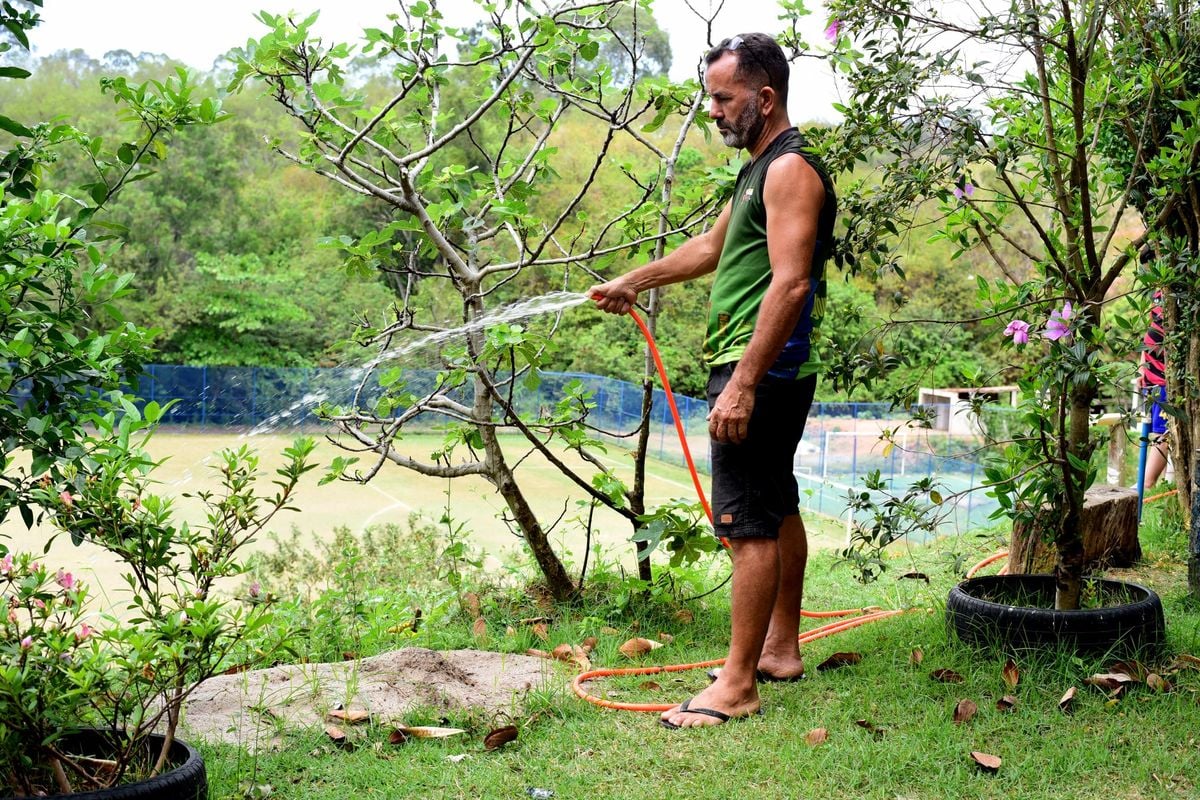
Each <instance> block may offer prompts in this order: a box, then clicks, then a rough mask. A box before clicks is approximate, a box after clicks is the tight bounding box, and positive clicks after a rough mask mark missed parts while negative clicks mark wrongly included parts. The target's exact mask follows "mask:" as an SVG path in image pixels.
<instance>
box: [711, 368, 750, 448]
mask: <svg viewBox="0 0 1200 800" xmlns="http://www.w3.org/2000/svg"><path fill="white" fill-rule="evenodd" d="M734 378H735V379H731V380H730V381H729V383H728V384H726V385H725V388H724V389H722V390H721V394H720V395H719V396H718V397H717V402H716V403H714V404H713V410H712V411H710V412H708V435H709V436H710V437H712V439H713V441H716V442H726V443H730V444H738V443H740V442H743V441H745V439H746V436H747V435H748V434H749V433H750V412H752V411H753V410H754V387H753V386H748V387H747V386H743V385H741V384H739V383H738V382H737V381H736V374H735V376H734Z"/></svg>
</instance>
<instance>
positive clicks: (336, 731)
mask: <svg viewBox="0 0 1200 800" xmlns="http://www.w3.org/2000/svg"><path fill="white" fill-rule="evenodd" d="M325 735H326V736H328V737H329V738H330V740H331V741H332V742H333V743H334V744H336V745H343V744H345V743H346V732H345V731H344V730H342V729H341V728H339V727H338V726H336V725H326V726H325Z"/></svg>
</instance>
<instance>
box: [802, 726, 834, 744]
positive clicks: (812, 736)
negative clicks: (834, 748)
mask: <svg viewBox="0 0 1200 800" xmlns="http://www.w3.org/2000/svg"><path fill="white" fill-rule="evenodd" d="M828 738H829V731H827V730H825V729H824V728H813V729H812V730H811V731H809V732H808V736H805V737H804V741H806V742H808V743H809V744H811V745H818V744H822V743H823V742H824V741H825V740H826V739H828Z"/></svg>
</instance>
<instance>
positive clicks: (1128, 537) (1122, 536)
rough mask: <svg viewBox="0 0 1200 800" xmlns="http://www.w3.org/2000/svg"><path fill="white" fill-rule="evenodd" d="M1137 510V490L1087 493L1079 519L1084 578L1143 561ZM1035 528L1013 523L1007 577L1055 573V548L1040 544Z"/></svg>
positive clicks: (1100, 488) (1102, 487)
mask: <svg viewBox="0 0 1200 800" xmlns="http://www.w3.org/2000/svg"><path fill="white" fill-rule="evenodd" d="M1137 506H1138V500H1137V490H1136V489H1127V488H1125V487H1122V486H1112V485H1109V484H1097V485H1095V486H1093V487H1092V488H1091V489H1088V492H1087V496H1086V497H1085V499H1084V504H1083V519H1082V528H1083V561H1084V566H1083V569H1084V573H1085V574H1096V573H1100V572H1102V571H1104V570H1105V569H1107V568H1108V567H1129V566H1132V565H1133V564H1134V563H1135V562H1136V561H1137V560H1138V559H1140V558H1141V557H1142V545H1141V542H1139V541H1138V518H1137V517H1138V514H1137V511H1138V509H1137ZM1035 527H1036V526H1031V525H1028V524H1026V523H1023V522H1016V523H1013V530H1012V541H1011V543H1010V546H1009V553H1008V571H1009V572H1010V573H1021V574H1042V573H1049V572H1054V561H1055V557H1054V545H1053V543H1047V542H1045V541H1042V537H1041V535H1040V531H1038V530H1034V529H1033V528H1035Z"/></svg>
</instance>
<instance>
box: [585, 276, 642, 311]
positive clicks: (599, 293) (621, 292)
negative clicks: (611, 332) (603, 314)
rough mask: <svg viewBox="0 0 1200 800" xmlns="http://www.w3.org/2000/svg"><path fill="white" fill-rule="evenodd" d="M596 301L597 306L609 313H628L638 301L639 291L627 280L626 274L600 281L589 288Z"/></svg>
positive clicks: (588, 291)
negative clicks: (604, 281)
mask: <svg viewBox="0 0 1200 800" xmlns="http://www.w3.org/2000/svg"><path fill="white" fill-rule="evenodd" d="M587 296H588V297H590V298H592V299H593V300H595V301H596V308H598V309H600V310H601V311H607V312H608V313H609V314H628V313H629V311H630V310H631V309H632V308H633V305H634V303H636V302H637V292H636V291H635V290H634V289H633V288H632V287H631V286H629V284H628V283H626V281H625V276H622V277H620V278H617V279H616V280H611V281H609V282H608V283H600V284H597V285H595V286H593V287H592V288H590V289H588V290H587Z"/></svg>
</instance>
